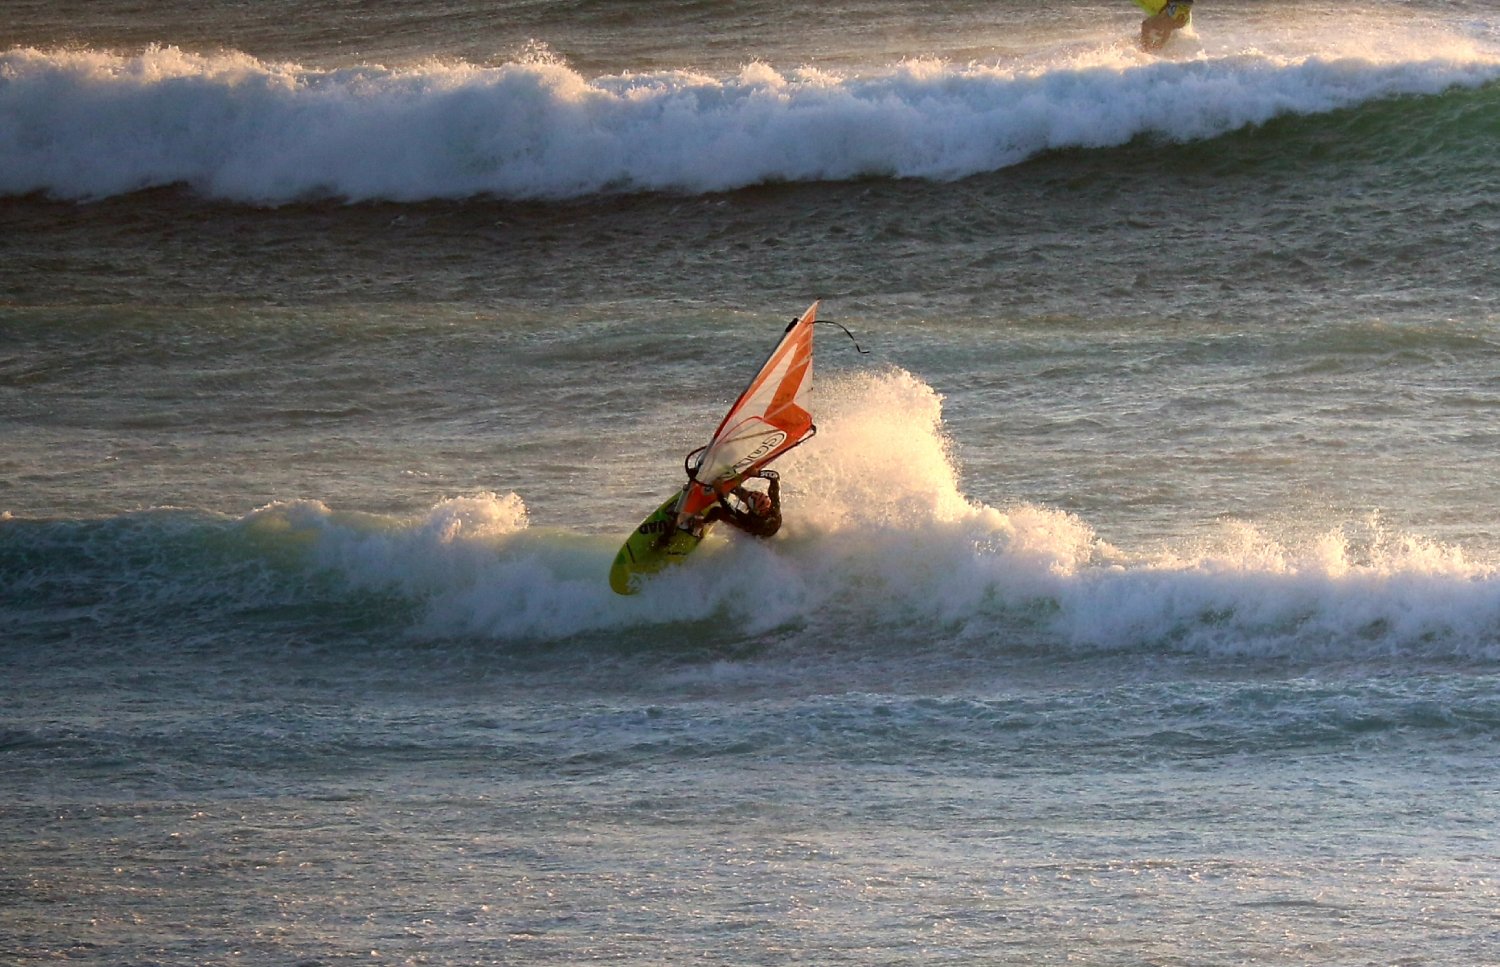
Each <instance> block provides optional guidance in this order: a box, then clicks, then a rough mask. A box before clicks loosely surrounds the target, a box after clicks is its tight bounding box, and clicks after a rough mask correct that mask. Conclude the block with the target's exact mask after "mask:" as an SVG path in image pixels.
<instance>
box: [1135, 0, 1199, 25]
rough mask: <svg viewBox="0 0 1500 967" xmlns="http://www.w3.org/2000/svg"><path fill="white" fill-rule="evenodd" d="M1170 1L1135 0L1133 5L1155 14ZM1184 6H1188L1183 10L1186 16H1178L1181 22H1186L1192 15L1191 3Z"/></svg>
mask: <svg viewBox="0 0 1500 967" xmlns="http://www.w3.org/2000/svg"><path fill="white" fill-rule="evenodd" d="M1171 2H1172V0H1135V5H1136V6H1137V7H1140V8H1141V9H1142V10H1144V11H1146V12H1147V13H1149V14H1151V15H1152V16H1155V15H1157V14H1159V13H1161V12H1162V10H1163V9H1165V7H1166V6H1167V4H1168V3H1171ZM1186 6H1187V7H1188V10H1187V11H1185V12H1186V13H1187V16H1184V17H1180V18H1179V22H1181V23H1187V21H1188V19H1189V18H1190V17H1191V16H1192V4H1187V5H1186Z"/></svg>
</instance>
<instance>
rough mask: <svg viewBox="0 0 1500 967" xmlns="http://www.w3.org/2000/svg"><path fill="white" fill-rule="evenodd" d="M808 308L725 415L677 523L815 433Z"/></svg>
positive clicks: (811, 310) (812, 309)
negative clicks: (809, 405) (809, 399)
mask: <svg viewBox="0 0 1500 967" xmlns="http://www.w3.org/2000/svg"><path fill="white" fill-rule="evenodd" d="M817 315H818V303H816V302H814V303H813V304H812V305H811V306H808V308H807V311H806V312H804V313H803V314H802V316H801V317H800V318H798V319H797V321H796V322H793V323H792V324H791V325H790V326H788V327H787V331H786V334H785V335H783V336H782V337H781V341H780V342H779V343H777V344H776V348H775V349H774V350H772V351H771V355H770V356H769V357H768V358H767V359H766V362H765V365H763V366H762V367H761V368H760V372H758V373H757V374H756V375H755V378H754V379H753V380H751V381H750V385H749V386H747V387H746V388H745V391H744V392H743V393H741V394H740V398H739V399H737V400H735V402H734V405H733V406H731V407H730V408H729V412H728V413H726V414H725V415H724V419H723V421H722V422H721V423H720V424H719V428H718V429H717V430H716V431H715V432H714V436H713V439H712V440H710V441H709V444H708V447H707V448H706V449H705V450H704V451H703V455H702V457H701V458H700V459H699V461H698V465H697V466H696V467H695V468H694V469H693V473H692V478H693V483H691V484H689V486H688V488H687V490H686V492H685V493H684V494H683V496H682V501H681V502H680V503H679V505H678V510H677V518H678V521H679V523H681V522H684V521H686V520H687V519H688V518H691V517H694V516H697V515H698V514H701V513H703V512H704V511H705V510H707V509H708V508H709V507H711V506H712V505H713V503H714V501H716V500H718V499H719V497H720V496H721V495H723V494H727V493H728V492H729V491H731V490H733V489H734V488H735V487H737V486H738V485H739V484H740V482H741V481H743V480H744V479H745V478H746V477H747V476H749V475H751V474H753V473H755V472H756V471H757V470H759V469H760V468H761V467H764V466H765V465H766V464H768V463H770V462H771V461H772V460H775V459H776V458H777V457H778V456H780V455H781V454H783V453H785V452H786V451H787V450H790V449H791V448H792V447H794V446H796V445H797V444H799V443H801V442H802V441H803V440H805V439H806V438H807V436H808V434H810V433H811V432H812V431H813V418H812V413H810V412H809V411H808V409H807V406H806V404H805V402H804V396H805V394H806V392H807V389H808V387H809V386H810V385H811V384H812V347H813V323H814V322H815V321H816V320H817Z"/></svg>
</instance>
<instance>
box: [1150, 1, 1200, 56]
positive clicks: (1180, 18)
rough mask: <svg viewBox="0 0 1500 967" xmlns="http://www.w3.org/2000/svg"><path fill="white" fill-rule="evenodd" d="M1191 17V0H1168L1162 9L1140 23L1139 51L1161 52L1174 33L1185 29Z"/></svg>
mask: <svg viewBox="0 0 1500 967" xmlns="http://www.w3.org/2000/svg"><path fill="white" fill-rule="evenodd" d="M1192 15H1193V0H1168V2H1167V3H1165V4H1163V5H1162V8H1161V9H1160V10H1158V11H1157V12H1156V13H1153V14H1152V15H1151V16H1149V17H1147V18H1146V19H1145V20H1142V21H1141V49H1142V50H1161V48H1162V45H1163V44H1165V43H1166V42H1167V40H1168V39H1170V38H1171V36H1172V34H1173V33H1174V32H1175V31H1178V30H1181V29H1182V28H1183V27H1186V26H1187V24H1188V20H1189V19H1190V18H1191V17H1192Z"/></svg>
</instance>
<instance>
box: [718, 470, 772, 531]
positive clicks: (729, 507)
mask: <svg viewBox="0 0 1500 967" xmlns="http://www.w3.org/2000/svg"><path fill="white" fill-rule="evenodd" d="M755 476H757V477H760V478H761V479H763V480H765V481H767V482H768V483H769V484H770V490H768V491H765V492H762V491H759V490H751V489H750V488H749V487H736V488H734V489H733V490H731V491H730V494H733V495H734V497H735V498H736V499H737V502H738V503H740V504H743V505H744V508H743V509H741V508H740V507H737V506H735V504H733V503H730V502H729V501H728V500H726V499H725V498H722V497H721V498H720V499H719V502H718V503H717V504H714V505H713V506H712V507H711V508H709V511H708V513H707V514H705V515H704V516H703V525H704V526H705V527H706V526H708V525H709V524H712V523H714V522H715V521H720V520H722V521H725V522H727V523H729V524H733V525H734V526H735V527H738V528H739V529H740V530H742V531H744V532H745V533H746V534H749V535H751V536H753V537H760V538H766V537H770V536H772V535H773V534H775V533H776V532H777V531H779V530H781V475H780V474H778V473H777V472H776V471H775V470H762V471H761V472H760V473H757V474H755Z"/></svg>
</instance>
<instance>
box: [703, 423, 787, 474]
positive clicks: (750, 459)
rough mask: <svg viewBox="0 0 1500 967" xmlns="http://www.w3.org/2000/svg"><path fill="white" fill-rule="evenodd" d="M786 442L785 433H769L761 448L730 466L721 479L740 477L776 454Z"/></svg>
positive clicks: (777, 431)
mask: <svg viewBox="0 0 1500 967" xmlns="http://www.w3.org/2000/svg"><path fill="white" fill-rule="evenodd" d="M785 442H786V432H785V431H783V430H776V431H775V432H772V433H768V434H767V435H766V436H765V438H764V439H762V440H761V441H760V445H759V446H757V447H756V448H755V449H754V450H751V451H750V452H749V453H747V454H745V455H744V456H743V457H740V458H739V459H738V460H736V461H735V462H734V463H733V464H732V465H730V467H729V469H728V470H725V471H724V472H723V473H721V474H720V475H719V479H720V480H728V479H729V478H730V477H736V476H739V475H740V474H741V473H744V472H745V471H746V470H748V469H750V468H751V467H753V466H755V464H756V462H757V461H760V460H763V459H765V458H766V457H767V456H769V455H770V454H772V453H775V452H776V448H777V447H779V446H781V445H782V444H783V443H785Z"/></svg>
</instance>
